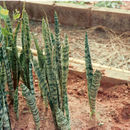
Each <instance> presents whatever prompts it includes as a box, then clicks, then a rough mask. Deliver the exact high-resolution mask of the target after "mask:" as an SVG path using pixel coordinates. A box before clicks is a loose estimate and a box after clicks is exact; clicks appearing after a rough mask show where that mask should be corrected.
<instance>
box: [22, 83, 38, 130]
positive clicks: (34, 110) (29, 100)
mask: <svg viewBox="0 0 130 130" xmlns="http://www.w3.org/2000/svg"><path fill="white" fill-rule="evenodd" d="M21 88H22V92H23V96H24V97H25V99H26V101H27V103H28V105H29V107H30V109H31V112H32V114H33V119H34V122H35V124H36V129H37V130H39V129H40V117H39V111H38V108H37V106H36V100H35V96H34V95H32V93H31V92H30V90H29V89H28V88H27V87H26V86H25V85H24V84H22V85H21Z"/></svg>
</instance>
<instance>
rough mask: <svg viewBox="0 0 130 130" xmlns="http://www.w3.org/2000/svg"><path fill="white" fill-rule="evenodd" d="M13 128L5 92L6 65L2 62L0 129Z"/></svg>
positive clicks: (0, 70)
mask: <svg viewBox="0 0 130 130" xmlns="http://www.w3.org/2000/svg"><path fill="white" fill-rule="evenodd" d="M5 129H6V130H11V125H10V119H9V113H8V105H7V101H6V93H5V71H4V65H3V64H2V62H0V130H5Z"/></svg>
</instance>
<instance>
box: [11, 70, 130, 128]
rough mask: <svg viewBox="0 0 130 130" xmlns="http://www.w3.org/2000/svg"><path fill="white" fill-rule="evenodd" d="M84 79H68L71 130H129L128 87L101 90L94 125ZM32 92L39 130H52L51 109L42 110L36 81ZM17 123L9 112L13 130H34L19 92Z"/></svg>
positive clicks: (72, 75) (72, 74)
mask: <svg viewBox="0 0 130 130" xmlns="http://www.w3.org/2000/svg"><path fill="white" fill-rule="evenodd" d="M86 86H87V84H86V79H85V77H84V76H83V75H82V74H79V73H76V72H70V73H69V77H68V97H69V110H70V116H71V129H72V130H129V128H130V85H118V86H111V87H110V88H105V87H104V88H102V87H100V89H99V92H98V96H97V108H96V118H97V123H96V125H93V123H92V121H91V120H90V116H89V104H88V97H87V87H86ZM35 92H36V98H37V105H38V109H39V113H40V118H41V127H40V128H41V130H54V124H53V119H52V116H51V111H50V109H49V110H48V111H47V112H45V107H44V103H43V101H42V99H41V98H40V91H39V88H38V84H37V78H36V77H35ZM19 100H20V105H19V120H18V121H16V120H15V116H14V112H13V110H12V109H11V111H10V116H11V122H12V128H13V130H34V129H35V125H34V122H33V118H32V115H31V113H30V111H29V109H28V107H27V105H26V102H25V100H24V98H23V96H22V92H21V90H19Z"/></svg>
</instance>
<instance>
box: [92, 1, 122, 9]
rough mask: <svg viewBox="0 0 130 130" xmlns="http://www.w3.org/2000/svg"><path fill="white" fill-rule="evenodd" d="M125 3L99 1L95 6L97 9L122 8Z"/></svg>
mask: <svg viewBox="0 0 130 130" xmlns="http://www.w3.org/2000/svg"><path fill="white" fill-rule="evenodd" d="M123 4H124V3H123V2H122V1H99V2H97V3H95V4H94V6H97V7H107V8H120V6H121V5H123Z"/></svg>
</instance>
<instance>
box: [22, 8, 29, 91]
mask: <svg viewBox="0 0 130 130" xmlns="http://www.w3.org/2000/svg"><path fill="white" fill-rule="evenodd" d="M29 31H30V29H29V19H28V15H27V12H26V11H25V9H23V11H22V33H21V39H22V51H21V55H20V64H21V77H22V79H23V81H24V84H25V85H26V86H27V87H28V88H29V89H30V78H29V62H30V56H31V53H30V44H31V39H30V32H29Z"/></svg>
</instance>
